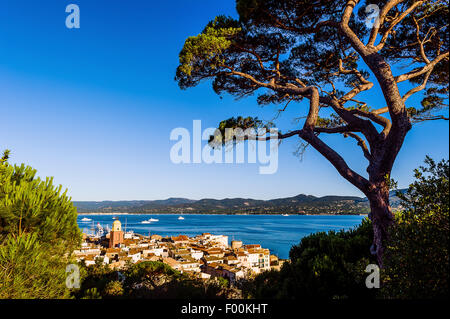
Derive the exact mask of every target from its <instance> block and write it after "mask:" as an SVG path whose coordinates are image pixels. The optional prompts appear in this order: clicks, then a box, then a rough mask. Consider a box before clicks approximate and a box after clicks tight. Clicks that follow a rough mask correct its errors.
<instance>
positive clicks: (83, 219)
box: [81, 217, 92, 222]
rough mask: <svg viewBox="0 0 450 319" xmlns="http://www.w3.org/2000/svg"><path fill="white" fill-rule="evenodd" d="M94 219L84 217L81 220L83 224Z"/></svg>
mask: <svg viewBox="0 0 450 319" xmlns="http://www.w3.org/2000/svg"><path fill="white" fill-rule="evenodd" d="M91 220H92V219H90V218H87V217H84V218H82V219H81V221H82V222H90V221H91Z"/></svg>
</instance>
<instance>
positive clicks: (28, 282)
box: [0, 151, 81, 298]
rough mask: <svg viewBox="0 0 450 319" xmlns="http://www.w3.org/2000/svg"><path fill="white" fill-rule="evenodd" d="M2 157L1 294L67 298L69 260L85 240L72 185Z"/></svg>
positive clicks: (16, 296)
mask: <svg viewBox="0 0 450 319" xmlns="http://www.w3.org/2000/svg"><path fill="white" fill-rule="evenodd" d="M8 157H9V151H5V152H4V155H3V157H2V158H1V159H0V298H63V297H66V296H68V290H67V289H66V286H65V278H66V273H65V269H66V265H67V263H68V262H69V258H70V255H71V252H72V251H73V249H74V248H75V247H76V246H77V245H79V243H80V239H81V236H80V230H79V228H78V226H77V222H76V218H77V212H76V208H75V207H74V206H73V204H72V201H71V198H70V197H68V196H67V190H66V191H64V192H62V186H54V185H53V178H46V179H45V181H44V180H41V179H40V178H38V177H36V170H35V169H33V168H31V167H29V166H25V165H24V164H22V165H11V164H9V163H8Z"/></svg>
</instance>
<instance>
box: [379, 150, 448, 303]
mask: <svg viewBox="0 0 450 319" xmlns="http://www.w3.org/2000/svg"><path fill="white" fill-rule="evenodd" d="M425 163H426V166H425V167H420V168H419V169H417V170H416V171H415V178H416V181H415V182H414V183H413V184H411V185H410V187H409V189H408V191H407V192H406V193H405V194H403V195H401V194H399V195H400V196H401V199H402V205H403V206H404V208H405V211H404V212H402V213H401V214H398V215H397V216H396V221H397V223H396V225H395V226H394V227H393V228H392V229H391V233H390V241H389V245H388V247H387V250H386V253H385V260H386V269H385V271H384V274H383V289H382V296H383V297H387V298H408V299H410V298H421V299H422V298H442V297H448V293H449V270H450V269H449V254H448V249H449V244H450V240H449V236H450V229H449V181H448V179H449V162H448V161H441V162H440V163H435V162H434V161H433V160H432V159H430V158H428V157H427V159H426V160H425Z"/></svg>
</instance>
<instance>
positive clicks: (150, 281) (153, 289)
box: [74, 261, 241, 299]
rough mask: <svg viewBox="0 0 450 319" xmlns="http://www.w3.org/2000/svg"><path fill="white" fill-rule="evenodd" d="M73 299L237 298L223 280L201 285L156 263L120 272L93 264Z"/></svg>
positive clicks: (238, 295)
mask: <svg viewBox="0 0 450 319" xmlns="http://www.w3.org/2000/svg"><path fill="white" fill-rule="evenodd" d="M81 273H82V284H81V288H80V289H79V290H78V291H76V292H75V293H74V296H75V297H76V298H151V299H189V298H194V299H203V298H207V299H216V298H227V299H232V298H240V297H241V295H240V292H239V291H238V290H236V289H232V288H228V287H227V286H228V283H227V282H226V280H224V279H222V278H218V279H211V280H207V281H203V280H200V279H197V278H193V277H190V276H189V275H186V274H182V273H180V272H179V271H176V270H174V269H172V268H171V267H170V266H168V265H167V264H164V263H162V262H158V261H147V262H141V263H138V264H132V265H129V267H128V268H127V269H125V270H122V271H120V272H118V271H115V270H111V269H109V268H108V266H104V265H102V264H96V265H93V266H89V267H82V271H81Z"/></svg>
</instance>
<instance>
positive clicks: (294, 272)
mask: <svg viewBox="0 0 450 319" xmlns="http://www.w3.org/2000/svg"><path fill="white" fill-rule="evenodd" d="M371 239H372V225H371V223H370V221H368V220H364V221H363V222H362V224H361V225H360V226H359V227H357V228H355V229H353V230H350V231H340V232H334V231H330V232H328V233H325V232H319V233H315V234H312V235H309V236H306V237H304V238H303V239H302V241H301V242H300V244H299V245H297V246H293V247H292V249H291V251H290V259H291V262H290V263H285V264H284V265H283V267H282V268H281V271H279V272H278V271H270V272H266V273H263V274H261V275H259V276H257V277H256V279H255V280H254V281H253V282H250V283H247V284H246V285H245V287H244V294H245V295H246V296H247V297H252V298H282V299H285V298H287V299H290V298H295V299H297V298H328V299H332V298H367V297H373V296H374V291H373V290H369V289H367V288H366V286H365V277H366V275H367V274H366V273H365V272H364V270H365V268H366V266H367V265H368V264H370V263H375V258H374V257H372V256H371V255H370V253H369V248H370V245H371Z"/></svg>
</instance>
